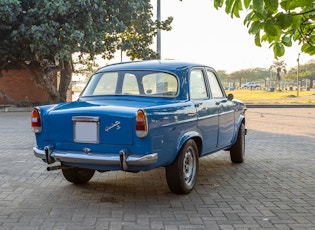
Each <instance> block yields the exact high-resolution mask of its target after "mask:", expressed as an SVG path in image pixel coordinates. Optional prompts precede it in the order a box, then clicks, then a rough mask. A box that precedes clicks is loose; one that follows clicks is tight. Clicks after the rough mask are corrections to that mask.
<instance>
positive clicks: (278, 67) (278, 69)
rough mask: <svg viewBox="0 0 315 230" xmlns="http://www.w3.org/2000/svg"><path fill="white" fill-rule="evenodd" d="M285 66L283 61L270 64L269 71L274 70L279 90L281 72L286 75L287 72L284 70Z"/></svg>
mask: <svg viewBox="0 0 315 230" xmlns="http://www.w3.org/2000/svg"><path fill="white" fill-rule="evenodd" d="M286 66H287V64H286V63H285V62H284V61H278V60H276V61H273V62H272V65H271V66H270V68H269V69H270V70H273V69H274V70H276V72H277V75H276V76H277V79H276V80H277V84H276V85H277V86H278V85H279V88H280V80H281V72H283V73H286V72H287V70H286V68H285V67H286Z"/></svg>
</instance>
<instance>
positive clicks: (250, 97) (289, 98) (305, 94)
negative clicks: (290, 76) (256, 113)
mask: <svg viewBox="0 0 315 230" xmlns="http://www.w3.org/2000/svg"><path fill="white" fill-rule="evenodd" d="M226 93H227V94H229V93H232V94H233V95H234V98H237V99H240V100H242V101H243V102H245V103H251V104H310V103H311V104H315V91H300V92H299V96H297V92H296V91H289V90H283V91H277V90H276V91H275V92H267V91H264V90H248V89H244V90H233V91H229V90H227V91H226Z"/></svg>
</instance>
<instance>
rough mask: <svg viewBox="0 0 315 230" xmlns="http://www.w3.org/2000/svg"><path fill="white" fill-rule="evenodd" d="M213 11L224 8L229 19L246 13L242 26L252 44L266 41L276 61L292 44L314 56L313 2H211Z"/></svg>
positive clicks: (277, 0) (260, 0) (314, 22)
mask: <svg viewBox="0 0 315 230" xmlns="http://www.w3.org/2000/svg"><path fill="white" fill-rule="evenodd" d="M213 2H214V7H215V8H216V9H219V8H222V7H224V6H225V12H226V13H228V14H231V17H234V16H235V17H240V12H241V11H243V10H245V9H246V12H248V14H247V16H246V17H245V19H244V24H245V25H246V26H247V27H248V28H249V30H248V32H249V33H250V34H252V35H254V37H255V44H256V45H257V46H261V43H262V42H268V43H269V44H270V47H272V48H273V51H274V56H275V58H278V57H281V56H283V55H284V53H285V47H290V46H291V45H292V41H297V42H298V43H299V44H300V45H301V51H302V52H304V53H308V54H310V55H313V54H315V30H314V28H315V20H314V19H315V2H314V0H213Z"/></svg>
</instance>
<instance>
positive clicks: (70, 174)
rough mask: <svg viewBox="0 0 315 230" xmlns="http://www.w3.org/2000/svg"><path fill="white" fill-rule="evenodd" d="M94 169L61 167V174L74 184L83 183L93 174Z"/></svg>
mask: <svg viewBox="0 0 315 230" xmlns="http://www.w3.org/2000/svg"><path fill="white" fill-rule="evenodd" d="M94 173H95V170H92V169H83V168H69V169H62V174H63V176H64V177H65V178H66V180H67V181H69V182H72V183H74V184H85V183H87V182H88V181H89V180H90V179H91V178H92V177H93V175H94Z"/></svg>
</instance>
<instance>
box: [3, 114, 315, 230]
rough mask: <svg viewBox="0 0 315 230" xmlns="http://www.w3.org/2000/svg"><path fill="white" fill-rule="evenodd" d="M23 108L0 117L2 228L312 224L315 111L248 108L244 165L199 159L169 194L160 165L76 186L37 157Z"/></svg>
mask: <svg viewBox="0 0 315 230" xmlns="http://www.w3.org/2000/svg"><path fill="white" fill-rule="evenodd" d="M29 123H30V118H29V113H23V112H18V113H5V112H2V113H0V129H1V134H0V229H1V230H2V229H3V230H6V229H23V230H24V229H32V230H33V229H56V230H57V229H58V230H59V229H60V230H62V229H128V230H129V229H135V230H136V229H137V230H139V229H154V230H155V229H156V230H158V229H169V230H173V229H174V230H175V229H176V230H177V229H314V228H315V168H314V165H315V109H314V108H299V109H276V108H274V109H248V111H247V124H246V125H247V128H248V135H247V137H246V148H247V149H246V154H247V156H246V161H245V162H244V163H243V164H232V163H231V162H230V159H229V154H228V152H224V151H221V152H219V153H216V154H214V155H211V156H208V157H205V158H202V159H201V160H200V172H199V177H198V182H197V186H196V188H195V190H194V191H193V192H192V193H191V194H189V195H175V194H173V193H171V192H170V191H169V189H168V187H167V184H166V179H165V172H164V169H162V168H161V169H156V170H152V171H149V172H140V173H136V174H133V173H125V172H108V173H102V174H101V173H96V174H95V176H94V177H93V178H92V180H91V181H90V182H89V183H88V184H87V185H82V186H76V185H72V184H70V183H68V182H67V181H65V180H64V179H63V176H62V175H61V172H60V171H53V172H47V171H46V165H45V164H44V163H42V162H41V161H40V160H39V159H37V158H35V157H34V156H33V153H32V146H33V145H34V143H35V140H34V136H33V133H32V132H31V130H30V124H29Z"/></svg>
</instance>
